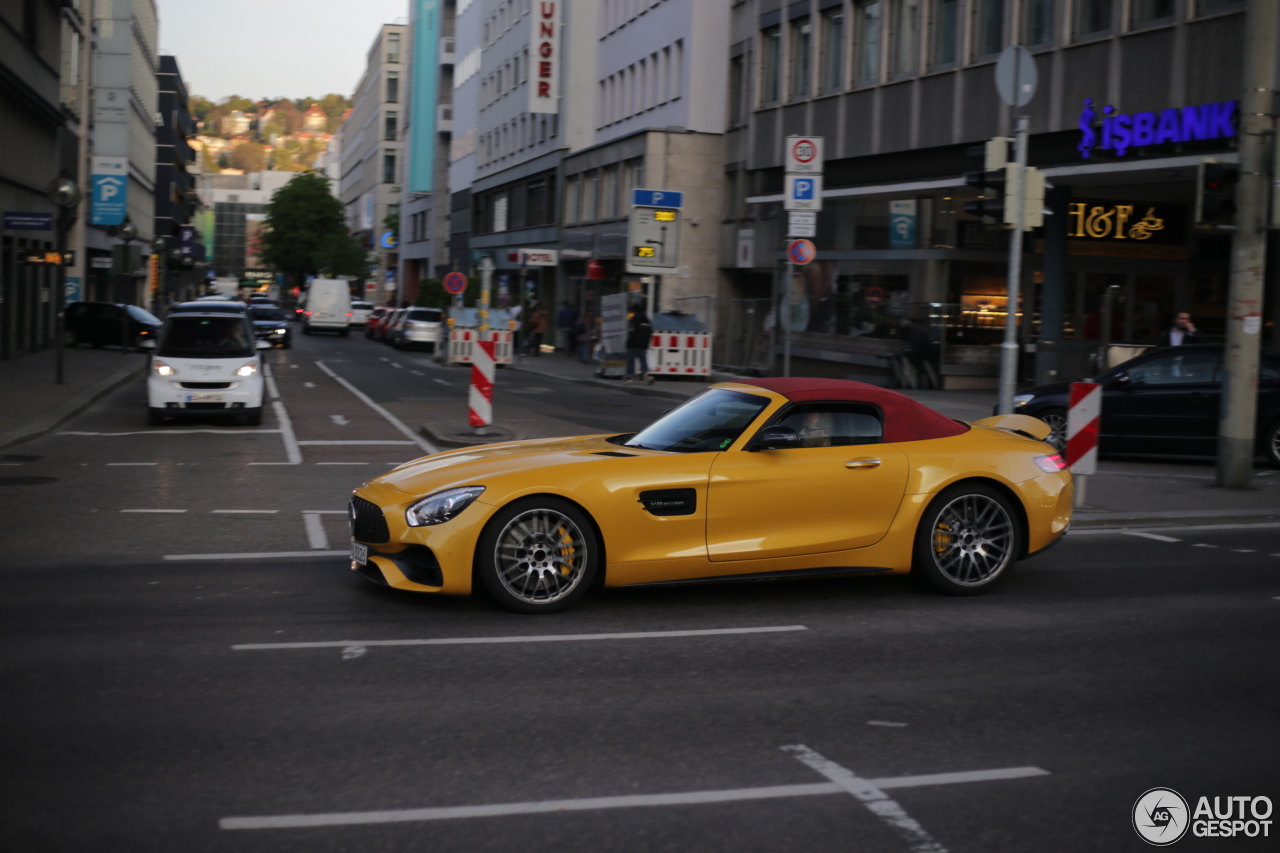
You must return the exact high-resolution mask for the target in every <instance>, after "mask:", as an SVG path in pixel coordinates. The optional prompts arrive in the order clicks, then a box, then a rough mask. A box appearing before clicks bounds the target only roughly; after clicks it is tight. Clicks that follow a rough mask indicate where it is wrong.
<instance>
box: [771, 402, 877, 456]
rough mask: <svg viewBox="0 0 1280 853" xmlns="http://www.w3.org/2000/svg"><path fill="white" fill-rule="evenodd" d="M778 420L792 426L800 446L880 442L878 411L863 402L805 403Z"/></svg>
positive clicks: (788, 410) (833, 445) (781, 423)
mask: <svg viewBox="0 0 1280 853" xmlns="http://www.w3.org/2000/svg"><path fill="white" fill-rule="evenodd" d="M777 424H778V425H779V426H786V427H791V428H792V429H793V430H795V431H796V435H797V436H799V438H800V446H801V447H847V446H848V445H851V444H879V443H880V441H881V435H882V430H881V426H880V417H879V413H878V412H876V410H875V409H874V408H873V407H871V406H868V405H866V404H865V403H804V404H802V405H799V406H792V407H791V408H789V409H787V410H786V413H785V414H784V415H783V417H782V418H781V419H780V420H778V421H777Z"/></svg>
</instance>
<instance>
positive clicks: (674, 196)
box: [631, 190, 684, 207]
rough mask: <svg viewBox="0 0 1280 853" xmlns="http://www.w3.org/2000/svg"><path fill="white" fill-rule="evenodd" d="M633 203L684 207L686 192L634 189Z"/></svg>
mask: <svg viewBox="0 0 1280 853" xmlns="http://www.w3.org/2000/svg"><path fill="white" fill-rule="evenodd" d="M631 203H632V204H633V205H639V206H641V207H684V193H680V192H674V191H672V190H632V191H631Z"/></svg>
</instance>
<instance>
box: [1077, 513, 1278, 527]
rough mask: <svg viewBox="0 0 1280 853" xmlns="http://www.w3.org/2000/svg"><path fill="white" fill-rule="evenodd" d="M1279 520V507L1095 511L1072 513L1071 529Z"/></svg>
mask: <svg viewBox="0 0 1280 853" xmlns="http://www.w3.org/2000/svg"><path fill="white" fill-rule="evenodd" d="M1264 521H1280V507H1276V508H1272V509H1207V510H1206V509H1175V510H1169V511H1167V512H1139V513H1126V512H1099V513H1086V514H1084V515H1080V514H1079V513H1077V514H1075V515H1074V516H1073V517H1072V519H1071V527H1072V529H1080V530H1086V529H1096V528H1107V527H1117V528H1118V527H1137V526H1144V527H1149V526H1151V525H1162V524H1163V525H1175V524H1176V525H1181V524H1201V523H1204V524H1212V523H1214V522H1264Z"/></svg>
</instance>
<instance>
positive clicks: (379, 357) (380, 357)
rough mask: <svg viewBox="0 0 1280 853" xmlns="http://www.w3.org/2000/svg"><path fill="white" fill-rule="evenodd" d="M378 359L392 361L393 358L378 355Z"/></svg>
mask: <svg viewBox="0 0 1280 853" xmlns="http://www.w3.org/2000/svg"><path fill="white" fill-rule="evenodd" d="M378 361H391V359H389V358H383V357H382V356H378Z"/></svg>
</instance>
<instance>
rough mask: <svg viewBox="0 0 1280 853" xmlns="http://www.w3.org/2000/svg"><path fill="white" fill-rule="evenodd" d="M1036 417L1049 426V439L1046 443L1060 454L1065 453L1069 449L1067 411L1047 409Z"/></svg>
mask: <svg viewBox="0 0 1280 853" xmlns="http://www.w3.org/2000/svg"><path fill="white" fill-rule="evenodd" d="M1034 417H1037V418H1039V419H1040V420H1042V421H1044V422H1045V423H1046V424H1048V425H1049V429H1050V432H1049V437H1048V438H1046V439H1045V441H1047V442H1048V443H1049V444H1052V445H1053V446H1054V447H1055V448H1057V450H1058V452H1059V453H1063V452H1065V451H1066V449H1067V410H1066V409H1045V410H1044V411H1043V412H1040V413H1039V414H1037V415H1035V416H1034Z"/></svg>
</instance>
